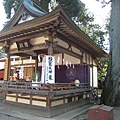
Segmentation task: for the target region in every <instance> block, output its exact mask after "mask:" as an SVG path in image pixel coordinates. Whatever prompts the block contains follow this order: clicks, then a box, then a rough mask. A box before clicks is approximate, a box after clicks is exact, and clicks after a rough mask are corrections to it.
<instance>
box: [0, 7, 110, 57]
mask: <svg viewBox="0 0 120 120" xmlns="http://www.w3.org/2000/svg"><path fill="white" fill-rule="evenodd" d="M49 31H51V32H55V34H56V37H58V38H60V39H62V40H64V41H65V42H67V43H68V44H70V45H72V46H75V47H77V48H78V49H80V50H84V51H86V52H89V53H90V54H92V55H94V56H95V57H107V56H108V54H107V53H106V52H105V51H103V50H102V49H100V48H99V46H98V45H97V44H95V43H94V42H93V41H92V40H91V38H90V37H89V36H88V35H86V34H85V33H84V32H83V31H82V30H81V29H80V28H79V27H78V26H77V25H76V24H75V23H74V22H73V21H72V20H71V19H70V18H69V17H68V15H67V14H66V13H65V11H64V10H63V9H62V7H58V8H56V9H55V10H53V11H52V12H50V13H47V14H45V15H43V16H40V17H38V18H35V19H32V20H29V21H26V22H23V23H21V24H18V25H16V26H11V27H8V28H7V29H4V30H2V31H1V32H0V42H1V43H2V42H4V41H11V40H14V41H15V40H22V39H26V38H27V39H32V38H33V37H36V36H38V35H40V34H42V35H43V34H45V33H46V32H49ZM38 33H39V34H38Z"/></svg>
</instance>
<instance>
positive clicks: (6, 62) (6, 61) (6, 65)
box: [4, 58, 8, 80]
mask: <svg viewBox="0 0 120 120" xmlns="http://www.w3.org/2000/svg"><path fill="white" fill-rule="evenodd" d="M7 74H8V58H6V60H5V69H4V80H7Z"/></svg>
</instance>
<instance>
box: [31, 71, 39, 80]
mask: <svg viewBox="0 0 120 120" xmlns="http://www.w3.org/2000/svg"><path fill="white" fill-rule="evenodd" d="M36 76H37V79H36ZM40 80H41V76H40V72H39V71H36V72H35V73H33V75H32V81H33V82H40Z"/></svg>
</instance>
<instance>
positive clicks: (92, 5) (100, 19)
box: [0, 0, 110, 30]
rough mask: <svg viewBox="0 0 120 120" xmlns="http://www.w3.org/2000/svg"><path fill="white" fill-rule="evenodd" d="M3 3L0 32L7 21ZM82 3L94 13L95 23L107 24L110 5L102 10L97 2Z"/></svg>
mask: <svg viewBox="0 0 120 120" xmlns="http://www.w3.org/2000/svg"><path fill="white" fill-rule="evenodd" d="M2 1H3V0H0V15H1V17H2V18H0V30H1V29H2V28H3V24H4V22H6V21H7V20H6V14H5V11H4V7H3V5H2ZM81 1H82V2H83V3H85V5H86V7H87V8H88V9H89V11H91V12H93V13H94V15H95V18H96V19H95V23H97V24H100V25H101V26H102V25H103V24H104V22H105V18H106V16H108V15H109V11H110V5H107V6H106V7H104V8H102V5H101V4H100V3H99V2H97V1H96V0H81Z"/></svg>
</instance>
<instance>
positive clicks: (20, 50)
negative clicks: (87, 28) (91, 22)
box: [0, 0, 107, 117]
mask: <svg viewBox="0 0 120 120" xmlns="http://www.w3.org/2000/svg"><path fill="white" fill-rule="evenodd" d="M0 45H1V46H3V47H4V49H5V52H6V54H7V58H6V60H0V62H5V68H4V78H3V79H4V82H1V83H0V90H1V91H3V93H4V101H6V102H10V103H12V104H17V103H19V104H23V105H26V106H28V105H29V106H30V107H31V108H33V107H34V109H35V108H37V109H39V113H40V114H39V115H41V116H45V117H52V116H55V115H57V114H61V113H63V112H65V111H68V110H71V109H75V108H77V107H79V106H81V105H84V104H87V103H89V97H90V89H89V87H90V86H92V87H97V67H98V63H97V60H96V58H101V57H107V54H106V53H105V52H104V51H103V50H102V49H100V48H99V46H98V45H96V44H95V43H94V42H93V41H92V40H91V39H90V37H89V36H87V35H86V34H85V33H84V32H83V31H82V30H81V29H80V28H79V27H78V26H77V25H76V24H75V23H74V22H73V21H72V20H71V19H70V18H69V17H68V15H67V14H66V13H65V11H64V10H63V9H62V7H57V8H56V9H54V10H53V11H52V12H49V13H48V12H46V11H45V10H43V9H42V8H41V7H40V6H38V5H37V4H36V3H34V2H32V1H30V0H23V2H22V3H21V4H20V6H19V8H18V10H17V12H16V13H15V15H14V16H13V17H12V19H11V20H10V22H9V23H8V24H7V25H6V26H5V27H4V28H3V30H2V31H1V32H0ZM12 56H18V57H16V58H13V57H12ZM44 58H46V59H45V60H44ZM52 59H54V60H53V61H52V62H53V63H54V64H53V66H52V65H51V63H50V60H52ZM47 60H48V63H47ZM49 65H50V66H49ZM48 66H49V67H48ZM51 66H52V67H53V68H52V67H51ZM43 67H44V69H43ZM12 68H13V69H12ZM46 68H47V69H49V73H47V72H48V71H47V72H45V69H46ZM47 69H46V70H47ZM20 70H21V72H19V71H20ZM50 70H51V72H50ZM36 72H40V76H41V80H40V79H39V80H37V81H34V82H32V80H33V78H32V75H33V74H34V73H36ZM21 73H22V74H21ZM52 77H53V79H54V80H53V81H52V82H49V81H50V80H51V79H52ZM48 79H50V80H48ZM19 104H18V105H19ZM58 107H59V110H58Z"/></svg>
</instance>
